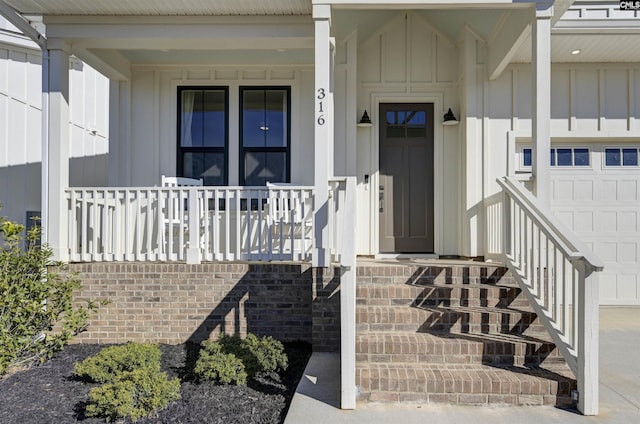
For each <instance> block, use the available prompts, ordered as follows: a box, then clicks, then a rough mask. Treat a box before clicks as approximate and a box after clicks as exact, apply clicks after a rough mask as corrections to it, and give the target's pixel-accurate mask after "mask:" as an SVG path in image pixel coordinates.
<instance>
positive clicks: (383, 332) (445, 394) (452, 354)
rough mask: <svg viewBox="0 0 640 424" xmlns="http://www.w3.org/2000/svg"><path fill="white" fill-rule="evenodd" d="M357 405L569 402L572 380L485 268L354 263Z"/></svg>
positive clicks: (526, 314)
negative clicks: (360, 402)
mask: <svg viewBox="0 0 640 424" xmlns="http://www.w3.org/2000/svg"><path fill="white" fill-rule="evenodd" d="M356 290H357V293H356V385H357V386H358V389H359V393H360V395H359V396H360V399H361V400H369V401H384V402H446V403H460V404H518V405H567V404H571V390H573V389H575V386H576V383H575V380H574V379H573V375H572V373H571V371H570V370H569V369H568V367H567V366H566V364H565V362H564V360H563V359H562V357H561V356H560V354H559V353H558V350H557V349H556V348H555V345H554V344H553V343H552V342H551V341H550V338H549V336H548V335H547V334H546V331H545V329H544V326H543V325H542V324H541V323H540V322H539V321H538V319H537V317H536V315H535V313H534V312H533V310H532V308H531V307H530V305H529V304H528V302H527V300H526V298H525V297H524V295H522V294H521V293H520V289H519V288H518V286H517V284H516V283H515V281H514V280H513V278H512V277H511V276H510V275H509V274H508V272H507V271H506V270H505V269H504V268H501V267H496V266H491V265H484V264H483V265H478V264H470V265H451V266H439V265H438V266H434V265H415V264H410V265H407V264H400V263H390V264H385V265H377V264H376V265H374V264H371V265H369V264H367V265H359V266H358V277H357V289H356Z"/></svg>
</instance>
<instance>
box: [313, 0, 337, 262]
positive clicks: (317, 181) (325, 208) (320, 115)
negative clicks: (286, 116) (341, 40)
mask: <svg viewBox="0 0 640 424" xmlns="http://www.w3.org/2000/svg"><path fill="white" fill-rule="evenodd" d="M313 20H314V24H315V92H314V109H315V114H314V121H315V122H314V125H315V132H314V145H315V149H314V153H315V154H314V186H315V198H314V215H313V219H314V238H313V241H314V243H313V257H312V258H313V261H312V262H313V266H314V267H327V266H329V259H330V258H329V245H328V244H329V225H328V222H329V219H328V218H329V202H328V197H329V191H328V189H329V177H330V171H331V169H332V164H333V158H332V157H330V152H331V151H333V149H332V148H331V146H332V145H333V132H332V128H333V105H332V104H331V103H332V100H333V97H332V93H331V89H332V87H331V82H332V78H331V65H332V57H331V44H330V31H331V7H330V6H329V5H314V6H313ZM330 162H331V163H330Z"/></svg>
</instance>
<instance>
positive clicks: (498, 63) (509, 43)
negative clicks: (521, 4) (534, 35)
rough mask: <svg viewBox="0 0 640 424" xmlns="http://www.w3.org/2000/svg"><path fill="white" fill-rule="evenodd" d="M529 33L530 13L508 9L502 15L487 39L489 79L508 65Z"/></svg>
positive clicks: (496, 76)
mask: <svg viewBox="0 0 640 424" xmlns="http://www.w3.org/2000/svg"><path fill="white" fill-rule="evenodd" d="M529 34H531V15H530V14H529V13H527V12H526V11H509V12H507V13H506V14H504V15H503V19H501V20H500V22H499V24H498V25H497V26H496V28H495V30H494V31H493V33H492V34H491V36H490V37H489V40H488V48H487V58H488V71H489V72H488V73H489V79H490V80H495V79H496V78H498V77H499V76H500V74H502V71H504V69H505V68H506V67H507V65H509V63H510V62H511V59H512V58H513V56H514V55H515V54H516V52H517V51H518V50H519V49H520V47H521V46H522V43H524V42H525V41H526V40H527V37H528V36H529Z"/></svg>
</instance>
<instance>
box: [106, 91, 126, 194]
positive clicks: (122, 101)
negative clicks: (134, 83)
mask: <svg viewBox="0 0 640 424" xmlns="http://www.w3.org/2000/svg"><path fill="white" fill-rule="evenodd" d="M130 105H131V83H130V82H129V81H119V80H111V81H110V82H109V186H111V187H128V186H130V185H131V152H130V146H131V143H130V136H129V134H130V131H129V129H130V125H129V122H130V116H131V114H130V110H131V108H130Z"/></svg>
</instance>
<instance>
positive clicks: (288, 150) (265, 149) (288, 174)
mask: <svg viewBox="0 0 640 424" xmlns="http://www.w3.org/2000/svg"><path fill="white" fill-rule="evenodd" d="M249 90H263V91H268V90H283V91H285V92H286V100H287V126H286V130H287V137H286V146H284V147H245V146H244V92H245V91H249ZM238 103H239V104H238V107H239V114H238V115H239V116H238V126H239V128H238V130H239V131H238V155H239V157H238V160H239V162H240V163H239V167H238V171H239V175H238V177H239V182H240V185H241V186H245V185H246V180H245V154H246V153H247V152H265V153H285V154H286V163H285V172H286V177H287V178H286V181H281V182H283V183H290V182H291V86H290V85H241V86H240V87H238Z"/></svg>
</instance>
